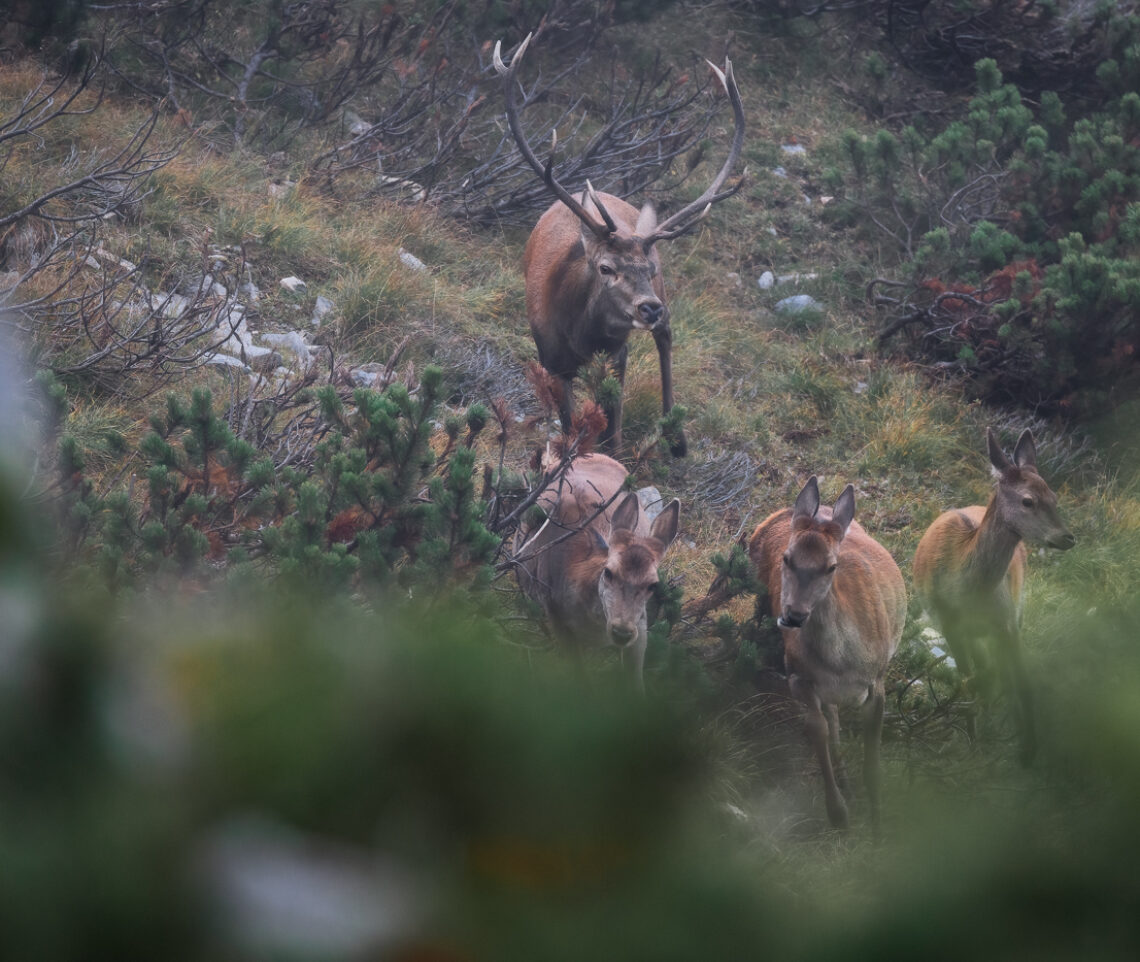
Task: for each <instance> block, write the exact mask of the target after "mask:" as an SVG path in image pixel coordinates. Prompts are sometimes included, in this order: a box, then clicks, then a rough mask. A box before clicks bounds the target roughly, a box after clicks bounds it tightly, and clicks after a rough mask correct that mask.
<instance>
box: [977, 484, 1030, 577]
mask: <svg viewBox="0 0 1140 962" xmlns="http://www.w3.org/2000/svg"><path fill="white" fill-rule="evenodd" d="M1020 543H1021V535H1019V534H1018V533H1017V532H1016V531H1014V530H1013V528H1011V527H1010V526H1009V525H1008V524H1006V523H1005V521H1004V520H1003V519H1002V517H1001V514H1000V512H999V511H998V507H997V495H996V494H995V495H994V496H993V497H991V498H990V501H989V504H987V505H986V513H985V515H984V516H983V517H982V523H981V524H979V525H978V528H977V530H976V531H975V532H974V535H973V545H972V550H971V551H970V554H969V556H968V560H967V562H966V565H965V570H964V574H965V576H966V578H967V580H968V581H969V582H970V584H972V585H974V586H976V587H977V588H986V589H989V588H996V587H997V585H998V584H999V583H1000V582H1001V580H1002V578H1004V577H1005V573H1006V571H1007V570H1008V568H1009V564H1010V562H1011V561H1012V560H1013V553H1014V552H1015V551H1016V550H1017V546H1018V545H1019V544H1020Z"/></svg>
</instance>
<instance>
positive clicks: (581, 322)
mask: <svg viewBox="0 0 1140 962" xmlns="http://www.w3.org/2000/svg"><path fill="white" fill-rule="evenodd" d="M530 40H531V38H530V36H528V37H527V38H526V40H524V41H523V42H522V43H521V44H520V45H519V47H518V49H517V50H516V51H515V54H514V56H513V57H512V58H511V63H510V66H507V65H506V64H504V63H503V59H502V56H501V54H500V46H499V44H496V45H495V53H494V63H495V69H496V70H497V71H498V72H499V73H500V74H502V75H503V78H504V86H505V99H506V107H507V122H508V123H509V125H510V128H511V133H512V135H513V136H514V139H515V142H516V144H517V145H518V148H519V151H520V153H521V154H522V156H523V157H524V158H525V159H526V161H527V163H528V164H530V166H531V167H532V168H534V170H535V172H536V173H537V174H538V175H539V176H540V177H541V178H542V179H543V181H544V183H545V184H546V185H547V187H548V188H549V189H550V191H551V193H553V194H554V196H555V197H556V198H557V199H556V201H555V202H554V204H553V205H551V207H550V208H548V209H547V211H546V212H545V213H544V214H543V215H542V217H541V218H540V219H539V221H538V224H537V225H536V226H535V228H534V231H533V232H532V233H531V236H530V239H529V240H528V241H527V245H526V251H525V253H524V257H523V261H524V271H525V274H526V306H527V318H528V320H529V322H530V329H531V333H532V334H533V335H534V341H535V345H536V346H537V348H538V358H539V362H540V363H541V364H542V366H543V367H545V368H546V369H547V370H548V371H549V372H550V373H551V374H552V375H554V376H555V377H557V378H558V379H559V380H560V381H561V382H562V397H561V398H560V400H559V415H560V417H561V419H562V430H563V432H569V430H570V421H571V412H572V410H573V399H572V393H571V391H572V383H573V380H574V378H575V376H576V375H577V373H578V370H579V368H581V366H582V365H583V364H585V363H586V362H587V361H589V360H590V359H591V358H592V357H593V356H594V355H595V354H599V353H601V354H604V355H606V356H607V357H608V358H609V359H610V361H611V363H612V364H613V367H614V369H615V373H616V375H617V378H618V381H619V382H620V383H621V384H622V385H623V387H624V383H625V369H626V360H627V356H628V345H627V341H628V339H629V335H630V333H631V332H633V331H634V330H643V331H648V332H649V333H650V334H652V335H653V340H654V343H655V344H656V346H657V354H658V360H659V364H660V369H661V403H662V410H663V411H664V413H666V414H668V413H669V411H670V410H672V408H673V367H672V363H673V362H672V356H673V354H672V352H673V332H672V329H671V328H670V326H669V308H668V306H667V304H666V301H665V287H664V284H663V282H662V276H661V262H660V259H659V257H658V255H657V248H656V245H657V243H658V242H659V241H663V240H673V239H674V238H676V237H680V236H681V235H682V234H684V233H686V232H688V231H690V230H692V229H693V228H694V227H695V226H696V225H697V223H698V222H699V221H700V220H701V218H703V217H704V216H705V215H706V214H708V212H709V210H710V209H711V208H712V205H713V204H716V203H718V202H719V201H722V200H724V199H725V198H726V197H731V196H732V195H733V194H734V193H736V191H738V190H739V189H740V187H741V185H742V183H743V177H742V178H740V179H739V180H738V181H737V182H736V183H735V184H733V185H732V186H730V187H728V188H725V189H723V190H722V189H721V188H722V186H723V185H724V182H725V180H726V179H727V178H728V175H729V174H730V173H731V171H732V169H733V167H735V165H736V163H737V161H738V159H739V158H740V153H741V149H742V148H743V145H744V107H743V105H742V103H741V100H740V91H739V90H738V89H737V86H736V80H735V78H734V77H733V73H732V63H731V62H730V61H728V60H726V61H725V66H724V70H720V69H719V68H717V67H715V66H714V65H712V64H709V66H710V67H712V69H713V70H714V71H715V73H716V75H717V78H718V79H719V81H720V83H721V85H722V86H723V88H724V90H725V92H726V94H727V95H728V98H729V101H730V102H731V104H732V110H733V119H734V125H735V133H734V137H733V141H732V147H731V149H730V150H729V154H728V158H727V160H725V162H724V165H723V166H722V167H721V169H720V171H719V172H718V173H717V175H716V177H715V178H713V181H712V183H711V184H710V185H709V186H708V188H707V189H706V190H705V191H704V192H703V193H702V194H701V196H700V197H698V198H697V199H696V200H694V201H693V202H692V203H690V204H687V205H686V206H685V207H684V208H682V209H681V210H679V211H677V212H676V213H675V214H673V215H672V216H671V217H668V218H667V219H666V220H664V221H661V222H660V223H658V221H657V215H656V212H655V211H654V209H653V207H652V206H651V205H650V204H645V205H644V206H643V207H642V208H641V209H640V210H638V209H637V208H635V207H633V206H631V205H630V204H628V203H626V202H625V201H624V200H622V199H621V198H619V197H615V196H613V195H612V194H606V193H602V192H600V191H596V190H594V188H593V186H592V185H591V184H590V183H589V181H587V182H586V189H585V191H584V192H583V193H582V194H579V195H574V194H572V193H570V191H568V190H567V189H566V188H565V187H564V186H563V185H562V184H560V183H559V182H558V180H557V179H556V178H555V176H554V147H555V146H556V144H557V138H556V137H555V138H553V140H552V145H551V154H550V157H549V159H548V160H547V162H546V163H545V164H543V163H542V162H541V161H540V160H539V159H538V157H537V156H536V155H535V153H534V150H533V149H532V148H531V146H530V143H529V142H528V141H527V139H526V135H525V134H524V133H523V130H522V125H521V123H520V121H519V116H518V104H517V100H516V95H517V92H516V88H517V86H518V85H517V81H516V75H517V72H518V67H519V64H520V63H521V62H522V58H523V54H524V53H525V52H526V49H527V45H528V44H529V43H530ZM607 413H608V415H609V425H608V427H607V429H606V434H605V435H604V437H603V440H605V441H607V442H608V443H609V446H610V447H611V448H612V449H613V450H614V451H617V450H618V449H620V447H621V419H622V403H621V395H620V393H619V396H618V399H617V401H616V403H615V404H614V405H613V407H612V409H611V410H610V411H609V412H607ZM686 450H687V444H686V441H685V437H684V434H683V433H681V434H680V435H679V436H678V438H677V440H676V441H675V443H674V445H673V454H674V455H675V456H677V457H681V456H683V455H684V454H685V453H686Z"/></svg>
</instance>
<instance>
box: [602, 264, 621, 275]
mask: <svg viewBox="0 0 1140 962" xmlns="http://www.w3.org/2000/svg"><path fill="white" fill-rule="evenodd" d="M598 272H599V273H600V274H602V276H603V277H612V276H613V275H614V274H616V273H617V271H615V270H614V269H613V268H612V267H610V265H609V264H599V265H598Z"/></svg>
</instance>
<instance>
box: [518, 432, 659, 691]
mask: <svg viewBox="0 0 1140 962" xmlns="http://www.w3.org/2000/svg"><path fill="white" fill-rule="evenodd" d="M626 477H627V472H626V470H625V468H624V467H622V465H621V464H619V463H618V462H617V461H614V460H613V459H612V458H609V457H606V456H605V455H602V454H588V455H584V456H582V457H579V458H577V459H575V461H574V462H573V463H572V464H571V466H570V468H569V470H568V471H567V472H566V473H565V475H563V477H561V478H559V479H558V480H556V481H554V482H552V483H551V484H550V486H549V487H548V488H547V489H546V490H545V491H544V492H543V494H542V495H541V497H540V498H539V502H538V503H539V504H540V505H541V506H542V507H543V508H544V509H545V510H546V519H545V520H544V522H543V523H542V524H541V525H538V526H537V527H534V528H530V529H525V528H524V530H523V531H521V532H520V536H519V542H518V545H517V547H516V552H515V560H516V562H517V568H516V571H517V573H518V579H519V585H520V586H521V587H522V589H523V591H525V592H526V594H527V595H529V596H530V597H531V598H533V599H534V600H535V601H537V602H539V603H540V604H541V605H542V606H543V609H544V610H545V612H546V615H547V618H548V620H549V622H550V626H551V629H552V630H553V633H554V636H555V638H556V640H558V641H559V642H560V643H561V644H563V645H564V646H565V647H567V648H569V649H570V650H572V651H573V652H574V653H575V654H577V655H580V654H581V650H582V649H583V648H586V647H596V646H600V645H606V644H609V645H614V646H616V647H618V648H619V649H621V650H622V660H623V662H625V663H626V665H627V667H628V668H629V670H630V672H631V673H632V675H633V677H634V682H635V684H636V685H637V686H638V687H640V686H641V684H642V668H643V665H644V661H645V648H646V643H647V640H648V638H647V613H646V604H647V602H648V600H649V595H650V592H651V591H652V589H653V587H654V585H656V584H657V580H658V566H659V565H660V563H661V559H662V558H663V557H664V554H665V550H666V549H667V548H668V547H669V545H670V544H671V543H672V541H673V539H674V538H675V537H676V535H677V526H678V522H679V518H680V507H681V506H680V502H679V501H677V500H676V499H674V500H673V501H672V502H670V504H669V505H668V506H666V507H665V508H664V510H662V512H661V513H660V514H659V515H658V516H657V517H656V518H655V519H654V520H653V522H652V523H650V521H649V520H648V518H647V516H646V515H645V513H644V512H643V511H642V510H641V505H640V502H639V501H638V498H637V495H636V494H634V493H633V492H631V491H623V488H624V486H625V481H626Z"/></svg>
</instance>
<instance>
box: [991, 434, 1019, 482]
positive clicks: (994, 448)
mask: <svg viewBox="0 0 1140 962" xmlns="http://www.w3.org/2000/svg"><path fill="white" fill-rule="evenodd" d="M986 447H987V448H988V449H989V454H990V464H991V465H992V466H993V469H994V471H995V472H997V476H998V477H999V478H1000V477H1001V476H1002V475H1003V474H1005V472H1006V471H1008V470H1009V469H1010V468H1012V467H1013V465H1012V464H1011V463H1010V460H1009V458H1007V457H1006V456H1005V452H1004V451H1003V450H1002V449H1001V445H1000V444H998V439H997V437H996V436H995V435H994V429H993V428H986Z"/></svg>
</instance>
